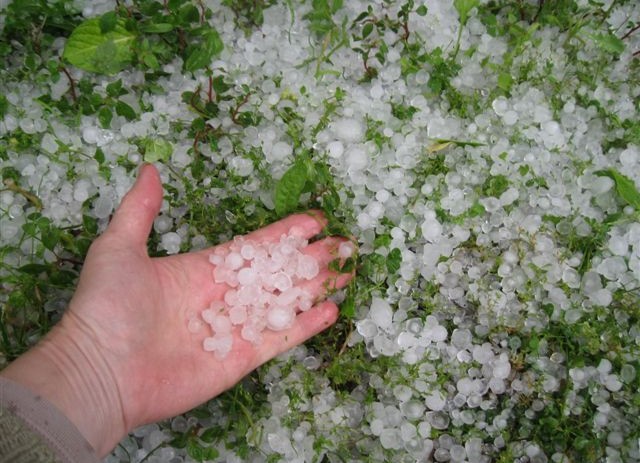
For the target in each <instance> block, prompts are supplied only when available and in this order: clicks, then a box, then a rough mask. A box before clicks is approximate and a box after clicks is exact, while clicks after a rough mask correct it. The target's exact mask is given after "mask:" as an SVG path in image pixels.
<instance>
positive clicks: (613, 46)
mask: <svg viewBox="0 0 640 463" xmlns="http://www.w3.org/2000/svg"><path fill="white" fill-rule="evenodd" d="M591 38H592V39H593V41H594V42H595V44H596V45H597V46H598V47H600V49H602V50H603V51H606V52H608V53H613V54H615V55H619V54H620V53H622V52H623V51H624V49H625V44H624V42H623V41H622V39H620V38H618V37H617V36H615V35H614V34H593V35H591Z"/></svg>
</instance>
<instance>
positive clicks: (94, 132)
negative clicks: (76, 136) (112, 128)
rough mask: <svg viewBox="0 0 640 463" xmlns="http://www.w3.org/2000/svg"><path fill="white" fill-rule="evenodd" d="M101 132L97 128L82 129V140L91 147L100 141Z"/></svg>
mask: <svg viewBox="0 0 640 463" xmlns="http://www.w3.org/2000/svg"><path fill="white" fill-rule="evenodd" d="M99 130H100V129H98V128H97V127H85V128H84V129H82V139H83V140H84V141H85V142H86V143H89V144H90V145H92V144H95V143H96V142H97V141H98V137H99Z"/></svg>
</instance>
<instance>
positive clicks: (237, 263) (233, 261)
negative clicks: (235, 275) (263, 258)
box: [224, 252, 244, 270]
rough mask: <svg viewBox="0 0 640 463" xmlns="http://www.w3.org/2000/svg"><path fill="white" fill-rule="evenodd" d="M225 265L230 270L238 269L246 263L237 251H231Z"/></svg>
mask: <svg viewBox="0 0 640 463" xmlns="http://www.w3.org/2000/svg"><path fill="white" fill-rule="evenodd" d="M224 263H225V265H226V266H227V268H228V269H229V270H238V269H239V268H240V267H242V266H243V265H244V259H243V258H242V256H241V255H240V254H239V253H237V252H231V253H229V254H228V255H227V257H226V258H225V260H224Z"/></svg>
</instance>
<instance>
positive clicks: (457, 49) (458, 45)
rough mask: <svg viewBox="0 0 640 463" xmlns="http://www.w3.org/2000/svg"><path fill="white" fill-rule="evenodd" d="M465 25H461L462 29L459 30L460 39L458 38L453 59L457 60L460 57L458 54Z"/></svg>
mask: <svg viewBox="0 0 640 463" xmlns="http://www.w3.org/2000/svg"><path fill="white" fill-rule="evenodd" d="M464 26H465V25H464V24H462V22H461V23H460V27H459V28H458V37H457V38H456V47H455V49H454V50H453V59H456V56H458V52H459V51H460V40H461V39H462V29H463V28H464Z"/></svg>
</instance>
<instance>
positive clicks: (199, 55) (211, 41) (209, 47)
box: [184, 29, 224, 72]
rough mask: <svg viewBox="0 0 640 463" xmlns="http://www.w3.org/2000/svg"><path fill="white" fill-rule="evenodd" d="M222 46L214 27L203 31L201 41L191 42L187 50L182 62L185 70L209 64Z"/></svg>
mask: <svg viewBox="0 0 640 463" xmlns="http://www.w3.org/2000/svg"><path fill="white" fill-rule="evenodd" d="M223 48H224V45H223V44H222V40H221V39H220V36H219V35H218V32H217V31H216V30H215V29H209V30H207V32H205V33H204V35H203V39H202V43H197V44H193V45H191V46H190V47H189V49H188V51H187V60H186V61H185V63H184V69H185V70H186V71H190V72H193V71H196V70H198V69H202V68H205V67H207V66H209V65H210V64H211V61H213V58H215V57H216V56H217V55H218V54H219V53H220V52H221V51H222V49H223Z"/></svg>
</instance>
